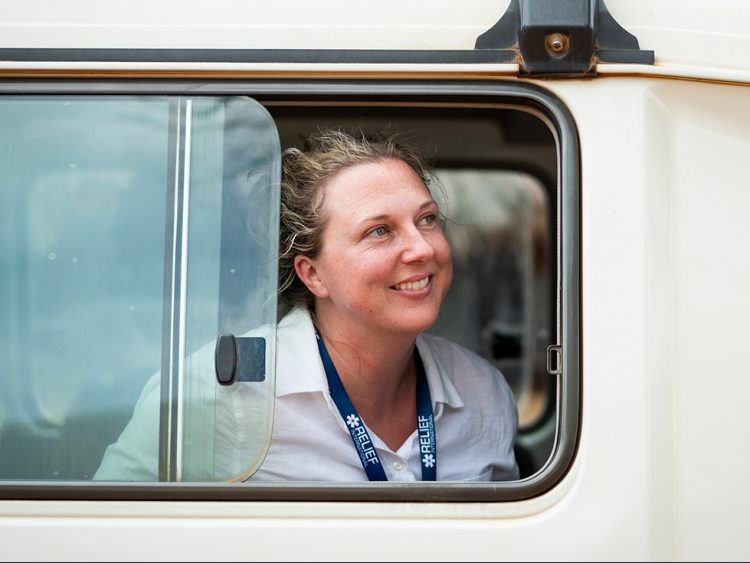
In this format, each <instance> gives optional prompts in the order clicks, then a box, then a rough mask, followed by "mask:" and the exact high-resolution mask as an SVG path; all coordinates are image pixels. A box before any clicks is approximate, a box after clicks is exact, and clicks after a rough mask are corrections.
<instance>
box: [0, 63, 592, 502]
mask: <svg viewBox="0 0 750 563" xmlns="http://www.w3.org/2000/svg"><path fill="white" fill-rule="evenodd" d="M0 94H14V95H19V94H28V95H32V94H48V95H54V94H61V95H62V94H65V95H71V94H81V95H96V94H139V95H146V96H147V95H190V96H196V95H206V96H249V97H251V98H253V99H255V100H256V101H258V102H260V103H261V104H267V103H272V102H276V103H278V102H284V101H286V102H295V103H308V104H311V105H314V104H319V103H321V102H340V103H364V102H367V101H368V100H370V101H371V100H377V101H378V102H384V103H393V104H423V105H424V104H447V105H449V104H482V105H487V106H488V107H489V106H498V107H501V106H512V107H513V108H515V109H526V110H528V111H530V112H532V113H535V114H536V115H537V116H538V117H539V118H540V119H542V120H543V121H545V122H546V123H547V125H548V127H549V128H550V130H551V132H552V135H553V137H554V139H555V143H556V148H557V176H558V178H557V184H558V190H557V193H558V197H557V202H550V203H553V204H554V205H555V207H556V209H555V211H554V212H555V213H556V216H557V218H558V220H557V233H556V241H557V244H556V248H555V249H554V253H555V255H556V258H557V271H556V272H555V273H554V274H553V275H554V276H555V277H556V284H557V288H556V291H555V294H556V298H557V309H558V315H557V335H556V337H555V340H556V343H557V349H558V350H559V352H557V351H555V350H553V351H552V352H551V357H550V355H548V364H549V363H550V359H551V360H552V361H551V363H552V364H553V365H552V366H551V368H552V370H551V371H552V372H554V373H553V374H552V375H550V377H555V378H556V386H555V388H556V397H554V401H555V402H556V414H555V420H556V427H557V428H556V437H555V442H554V446H553V450H552V452H551V454H550V457H549V460H548V461H547V463H546V464H545V465H544V466H543V467H542V468H541V469H540V470H539V471H538V472H537V473H535V474H534V475H532V476H530V477H528V478H525V479H522V480H518V481H509V482H491V483H474V482H466V483H464V482H438V483H422V482H415V483H362V484H359V483H357V484H349V483H335V482H330V483H329V482H325V483H299V482H284V483H253V484H252V485H247V484H242V483H184V482H178V483H175V482H157V483H130V482H129V483H111V482H67V483H66V482H46V481H33V482H31V481H14V482H10V481H2V482H0V499H68V500H72V499H75V500H213V501H222V500H235V501H240V500H243V501H246V500H259V501H260V500H262V501H270V500H274V501H355V502H356V501H405V502H409V501H410V502H414V501H421V502H425V501H452V502H457V501H458V502H498V501H517V500H524V499H528V498H531V497H535V496H539V495H541V494H543V493H545V492H546V491H548V490H550V489H551V488H553V487H554V486H555V485H556V484H557V483H558V482H559V481H560V480H561V479H562V477H563V476H564V475H565V474H566V473H567V471H568V469H569V467H570V464H571V463H572V461H573V458H574V456H575V451H576V447H577V442H578V431H579V424H580V410H581V404H580V378H581V374H580V334H581V327H580V307H581V303H580V302H581V297H580V295H581V293H580V149H579V140H578V133H577V128H576V125H575V121H574V119H573V117H572V115H571V113H570V112H569V111H568V109H567V108H566V107H565V105H564V104H563V103H562V101H561V100H560V99H559V98H557V97H556V96H555V95H554V94H552V93H551V92H550V91H548V90H546V89H544V88H542V87H540V86H537V85H536V84H532V83H520V82H518V81H517V80H503V79H499V80H497V81H488V80H484V81H473V80H452V79H445V80H441V81H437V80H435V81H417V80H403V79H384V78H383V79H380V78H379V79H357V80H353V79H352V80H340V79H329V80H326V79H315V80H304V79H258V80H254V79H238V80H231V81H229V80H209V79H206V80H195V79H184V80H183V79H174V80H149V79H143V80H141V79H138V80H127V81H126V80H121V81H117V80H101V79H83V80H54V79H46V78H45V79H37V80H32V79H26V80H21V79H18V80H8V81H3V82H0Z"/></svg>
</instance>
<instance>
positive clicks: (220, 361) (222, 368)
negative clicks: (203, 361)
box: [214, 334, 266, 385]
mask: <svg viewBox="0 0 750 563" xmlns="http://www.w3.org/2000/svg"><path fill="white" fill-rule="evenodd" d="M214 365H215V368H216V379H217V381H218V382H219V383H220V384H221V385H233V384H234V383H236V382H238V381H244V382H258V381H265V379H266V339H265V338H262V337H260V336H240V337H237V336H235V335H233V334H221V335H219V338H217V340H216V350H215V352H214Z"/></svg>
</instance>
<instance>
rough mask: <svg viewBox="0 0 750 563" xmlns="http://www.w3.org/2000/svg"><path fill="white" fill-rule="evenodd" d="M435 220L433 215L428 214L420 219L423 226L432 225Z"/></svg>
mask: <svg viewBox="0 0 750 563" xmlns="http://www.w3.org/2000/svg"><path fill="white" fill-rule="evenodd" d="M436 219H437V218H436V217H435V214H434V213H429V214H427V215H425V216H424V217H422V222H423V223H424V224H425V225H432V224H433V223H434V222H435V220H436Z"/></svg>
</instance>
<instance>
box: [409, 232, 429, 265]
mask: <svg viewBox="0 0 750 563" xmlns="http://www.w3.org/2000/svg"><path fill="white" fill-rule="evenodd" d="M434 255H435V249H434V247H433V246H432V244H431V243H430V241H429V240H428V239H427V238H425V235H424V233H422V232H421V231H420V230H419V229H417V228H414V229H409V230H408V231H407V233H406V234H405V236H404V250H403V257H404V260H405V261H406V262H424V261H427V260H430V259H431V258H432V257H433V256H434Z"/></svg>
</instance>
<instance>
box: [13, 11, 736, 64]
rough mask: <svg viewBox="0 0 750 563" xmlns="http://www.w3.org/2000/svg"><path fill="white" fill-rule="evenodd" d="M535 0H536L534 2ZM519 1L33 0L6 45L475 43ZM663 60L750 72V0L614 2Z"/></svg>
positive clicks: (457, 46) (440, 46) (414, 46)
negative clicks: (749, 49)
mask: <svg viewBox="0 0 750 563" xmlns="http://www.w3.org/2000/svg"><path fill="white" fill-rule="evenodd" d="M526 1H529V0H526ZM509 2H510V0H473V1H472V2H470V3H467V2H460V1H458V2H456V1H452V2H442V3H438V2H436V1H435V0H409V1H408V2H404V1H403V0H380V1H378V2H368V3H357V2H351V1H350V0H327V1H326V2H310V1H309V0H285V1H284V2H279V1H276V2H264V3H262V4H261V3H259V2H248V1H243V2H238V1H237V0H212V2H210V3H208V4H207V3H205V2H197V1H196V0H179V1H178V0H159V1H158V2H154V1H153V0H129V1H128V2H115V1H114V0H67V1H65V2H60V1H58V0H25V1H24V2H18V1H16V2H3V3H2V4H0V49H8V48H13V49H18V48H21V49H27V48H76V49H103V48H139V49H196V48H197V49H399V50H401V49H407V50H464V49H469V50H471V49H473V48H474V42H475V40H476V38H477V37H478V36H479V35H480V34H482V33H483V32H485V31H487V29H489V28H490V27H491V26H492V25H493V24H494V23H495V22H497V20H498V19H500V17H501V16H502V15H503V14H504V13H505V10H506V9H507V6H508V4H509ZM605 3H606V6H607V8H608V9H609V12H610V13H611V14H612V16H613V17H614V19H615V20H616V21H617V22H618V23H619V24H620V25H622V26H623V27H624V28H625V29H626V30H627V31H629V32H630V33H632V34H633V35H635V36H636V37H637V39H638V40H639V43H640V48H641V49H644V50H653V51H654V54H655V62H656V65H657V66H658V65H686V66H697V67H710V68H718V69H735V70H741V71H750V62H748V61H749V60H750V59H749V58H748V56H747V55H746V50H745V49H744V48H743V47H744V46H745V45H746V44H747V41H748V39H750V4H749V3H748V2H747V0H606V2H605Z"/></svg>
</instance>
